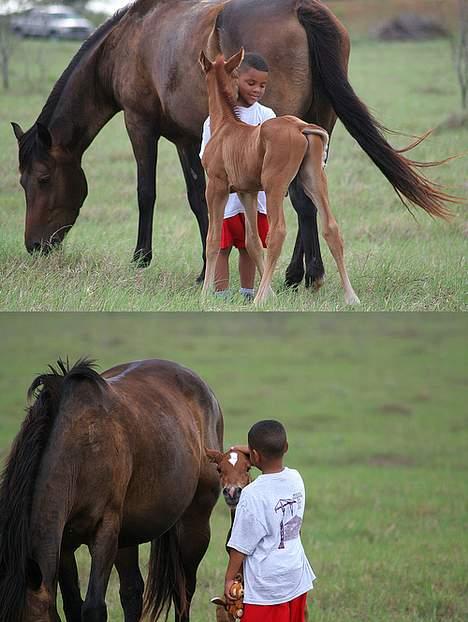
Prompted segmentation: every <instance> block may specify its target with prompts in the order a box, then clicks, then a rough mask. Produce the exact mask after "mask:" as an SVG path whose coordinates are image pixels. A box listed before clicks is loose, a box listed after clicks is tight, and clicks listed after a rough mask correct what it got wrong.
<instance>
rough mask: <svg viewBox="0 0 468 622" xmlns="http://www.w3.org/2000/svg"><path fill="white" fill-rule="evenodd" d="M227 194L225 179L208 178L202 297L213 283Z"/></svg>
mask: <svg viewBox="0 0 468 622" xmlns="http://www.w3.org/2000/svg"><path fill="white" fill-rule="evenodd" d="M228 196H229V186H228V184H227V181H223V180H220V179H210V178H208V183H207V186H206V201H207V203H208V215H209V224H208V236H207V238H206V271H205V281H204V283H203V290H202V297H203V298H206V296H207V294H208V292H209V291H211V289H212V287H213V283H214V277H215V269H216V260H217V259H218V254H219V245H220V242H221V231H222V227H223V218H224V208H225V207H226V201H227V199H228Z"/></svg>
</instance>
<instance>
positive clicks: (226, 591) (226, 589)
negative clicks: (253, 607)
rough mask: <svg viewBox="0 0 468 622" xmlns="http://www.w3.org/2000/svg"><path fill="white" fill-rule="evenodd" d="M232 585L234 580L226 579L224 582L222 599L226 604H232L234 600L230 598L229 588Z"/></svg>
mask: <svg viewBox="0 0 468 622" xmlns="http://www.w3.org/2000/svg"><path fill="white" fill-rule="evenodd" d="M233 583H234V579H226V581H225V582H224V598H225V600H226V603H233V602H235V600H236V599H235V598H233V597H232V596H231V587H232V585H233Z"/></svg>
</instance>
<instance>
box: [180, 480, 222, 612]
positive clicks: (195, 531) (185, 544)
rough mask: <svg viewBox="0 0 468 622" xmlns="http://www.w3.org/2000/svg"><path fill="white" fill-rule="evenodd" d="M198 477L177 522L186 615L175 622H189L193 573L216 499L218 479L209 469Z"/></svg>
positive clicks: (206, 541)
mask: <svg viewBox="0 0 468 622" xmlns="http://www.w3.org/2000/svg"><path fill="white" fill-rule="evenodd" d="M205 470H206V471H207V472H205V473H202V475H201V479H202V481H201V482H200V484H199V485H198V489H197V492H196V493H195V497H194V499H193V501H192V503H191V505H190V506H189V507H188V508H187V510H186V511H185V512H184V514H183V516H182V517H181V519H180V528H179V532H178V534H179V536H178V537H179V546H180V554H181V558H182V564H183V567H184V573H185V582H186V590H187V602H188V607H187V613H186V615H184V616H178V615H176V616H175V622H189V620H190V603H191V600H192V597H193V594H194V593H195V588H196V585H197V570H198V566H199V565H200V562H201V560H202V559H203V556H204V555H205V553H206V550H207V548H208V545H209V543H210V536H211V532H210V516H211V512H212V510H213V507H214V505H215V504H216V501H217V499H218V496H219V479H218V476H217V474H216V471H215V473H214V474H213V472H212V471H213V470H212V469H206V468H205Z"/></svg>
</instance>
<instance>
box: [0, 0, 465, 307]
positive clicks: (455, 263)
mask: <svg viewBox="0 0 468 622" xmlns="http://www.w3.org/2000/svg"><path fill="white" fill-rule="evenodd" d="M361 4H362V3H361ZM18 46H19V47H18V49H17V50H16V54H15V56H14V59H13V70H12V87H11V90H10V92H8V93H5V92H2V93H0V144H1V146H2V148H1V150H0V170H1V173H2V174H1V183H0V204H1V206H2V209H1V211H0V310H34V311H48V310H57V311H67V310H91V311H133V310H141V311H151V310H154V311H197V310H201V309H204V310H224V311H228V310H232V311H237V310H242V311H247V310H252V309H251V307H249V306H245V305H243V303H242V301H241V300H240V299H237V298H234V299H233V300H232V301H230V302H223V301H218V300H211V301H210V302H209V303H207V304H206V305H204V306H200V302H199V287H198V286H196V285H195V278H196V276H197V275H198V273H199V271H200V268H201V258H200V255H201V250H200V242H199V234H198V229H197V226H196V223H195V219H194V218H193V217H192V215H191V212H190V210H189V208H188V203H187V200H186V196H185V188H184V184H183V179H182V174H181V172H180V167H179V165H178V161H177V156H176V152H175V149H174V147H173V146H172V145H171V144H169V143H168V142H165V141H161V149H160V160H159V165H158V184H159V186H158V199H157V208H156V217H155V229H154V249H155V252H154V259H153V263H152V265H151V267H150V268H149V269H147V270H137V269H135V268H134V267H133V266H132V265H131V262H130V258H131V255H132V252H133V249H134V245H135V240H136V228H137V207H136V192H135V164H134V160H133V156H132V154H131V148H130V144H129V142H128V139H127V137H126V134H125V131H124V127H123V121H122V116H121V115H118V116H117V117H116V118H115V119H114V120H113V121H111V122H110V123H109V124H108V125H107V126H106V127H105V128H104V130H103V131H102V132H101V133H100V134H99V135H98V137H97V138H96V140H95V141H94V143H93V144H92V145H91V147H90V149H89V150H88V151H87V152H86V153H85V156H84V169H85V171H86V173H87V176H88V182H89V188H90V193H89V196H88V199H87V201H86V203H85V205H84V207H83V209H82V212H81V215H80V217H79V219H78V222H77V223H76V225H75V227H74V228H73V230H72V231H71V233H70V234H69V236H68V238H67V240H66V242H65V244H64V247H63V250H61V251H58V252H56V253H54V254H53V255H52V256H50V257H30V256H28V255H27V253H26V251H25V249H24V246H23V227H24V196H23V192H22V190H21V188H20V186H19V184H18V174H17V149H16V141H15V138H14V136H13V133H12V131H11V128H10V125H9V121H11V120H15V121H17V122H19V123H20V124H21V125H22V126H23V127H24V128H27V127H29V126H30V125H31V124H32V123H33V122H34V121H35V119H36V118H37V116H38V114H39V112H40V110H41V108H42V106H43V104H44V102H45V99H46V97H47V94H48V92H49V91H50V89H51V87H52V85H53V83H54V81H55V80H56V79H57V77H58V76H59V75H60V74H61V72H62V71H63V69H64V67H65V66H66V64H67V62H68V60H69V59H70V58H71V56H72V54H73V52H74V50H75V46H74V44H72V43H65V42H31V41H28V42H23V43H21V44H18ZM31 59H33V60H31ZM351 59H352V60H351V67H350V74H351V81H352V84H353V86H354V87H355V90H356V91H357V93H358V94H359V95H360V96H361V97H362V98H363V99H364V101H365V102H366V103H367V104H368V105H369V106H370V107H371V108H372V110H373V111H374V112H375V114H376V116H377V117H378V118H379V119H381V120H382V121H383V122H384V123H385V124H386V125H387V126H388V127H390V128H394V129H398V130H401V131H402V132H405V133H407V134H418V133H422V132H424V131H425V130H427V129H428V128H432V127H436V126H438V125H439V124H440V123H441V122H443V121H444V120H445V119H446V118H447V117H448V116H449V115H450V114H451V113H453V112H456V111H457V110H458V109H459V93H458V87H457V82H456V77H455V72H454V70H453V67H452V62H451V48H450V44H449V42H448V41H443V40H442V41H434V42H427V43H422V44H421V43H419V44H415V43H405V44H387V43H385V44H383V43H376V42H371V41H368V40H365V39H363V38H358V39H357V40H356V41H355V44H354V47H353V51H352V56H351ZM392 140H393V141H394V142H395V145H396V146H398V147H401V146H403V145H404V144H405V143H407V142H408V141H409V139H407V138H404V137H398V136H397V137H393V138H392ZM467 144H468V129H467V128H466V127H464V128H458V129H453V130H445V131H440V132H438V133H436V134H435V135H434V136H432V137H431V138H429V139H428V140H427V141H426V142H425V143H424V144H423V145H421V146H420V147H419V148H418V149H417V151H416V152H415V153H414V157H415V158H416V159H418V160H438V159H442V158H445V157H447V156H449V155H453V154H459V153H462V152H464V151H466V146H467ZM327 170H328V176H329V187H330V198H331V205H332V209H333V210H334V212H335V213H336V215H337V218H338V221H339V223H340V225H341V228H342V232H343V235H344V239H345V243H346V247H347V263H348V268H349V273H350V278H351V281H352V283H353V285H354V288H355V290H356V292H357V294H358V295H359V297H360V299H361V301H362V306H361V309H362V310H375V311H381V310H392V311H398V310H409V311H419V310H436V311H441V310H460V309H461V308H463V304H464V303H463V293H464V292H463V274H464V269H465V266H464V250H463V246H464V242H465V235H466V212H465V209H464V208H463V207H459V208H457V210H456V211H457V212H458V214H457V216H456V218H455V219H454V221H453V222H452V223H451V224H446V223H442V222H435V221H432V220H431V219H430V218H428V217H427V216H426V215H425V214H422V213H416V214H415V215H416V219H413V218H412V217H411V215H410V214H408V212H407V211H406V209H405V208H404V207H403V206H402V205H401V204H400V202H399V200H398V198H397V197H396V195H395V193H394V192H393V191H392V189H391V187H390V185H389V184H388V182H387V181H386V180H385V179H384V178H383V177H382V175H381V174H380V172H378V170H377V169H376V168H375V167H374V166H373V165H372V163H371V162H370V161H369V159H368V158H367V156H365V154H364V153H363V152H362V151H361V150H360V148H359V147H358V146H357V144H356V143H355V142H354V141H353V140H352V139H351V138H350V136H349V135H348V134H347V133H346V131H345V130H344V128H343V127H342V126H341V125H340V124H338V126H337V129H336V132H335V134H334V137H333V141H332V147H331V156H330V161H329V166H328V169H327ZM466 170H467V167H466V158H460V159H459V160H456V161H453V162H451V163H450V164H448V165H446V166H443V167H441V168H438V169H435V170H432V171H430V174H431V177H432V178H433V179H434V180H435V181H437V182H438V183H441V184H443V185H444V186H446V187H447V188H448V189H449V191H450V192H452V193H456V194H458V195H461V196H465V195H466V190H467V184H468V180H467V176H466ZM285 207H286V212H287V223H288V236H287V240H286V243H285V248H284V251H283V255H282V258H281V260H280V262H279V268H278V269H277V272H276V276H275V279H274V283H273V284H274V289H275V291H276V292H277V297H276V298H275V299H273V300H271V301H270V302H269V303H268V304H267V305H266V306H265V309H266V310H273V311H279V310H282V311H315V310H318V311H330V310H344V309H345V308H346V307H345V305H344V303H343V295H342V291H341V288H340V284H339V279H338V274H337V270H336V267H335V264H334V262H333V260H332V258H331V255H330V253H329V251H328V249H327V248H326V246H325V244H322V250H323V256H324V262H325V267H326V271H327V280H326V283H325V286H324V287H323V288H322V290H321V291H320V292H319V293H318V294H313V293H312V292H310V291H306V290H305V289H304V288H302V287H301V288H300V290H299V291H298V292H292V291H288V290H284V289H283V287H282V284H283V277H284V271H285V268H286V266H287V264H288V262H289V258H290V256H291V252H292V247H293V244H294V239H295V233H296V218H295V214H294V212H293V210H292V208H291V206H290V205H289V204H287V205H285ZM232 267H233V273H234V277H233V289H234V290H235V291H236V290H237V286H238V280H237V277H236V275H235V272H236V268H235V264H234V262H233V263H232Z"/></svg>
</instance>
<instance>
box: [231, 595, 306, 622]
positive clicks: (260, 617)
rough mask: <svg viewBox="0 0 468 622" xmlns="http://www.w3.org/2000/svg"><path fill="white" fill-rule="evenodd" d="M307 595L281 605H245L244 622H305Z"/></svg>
mask: <svg viewBox="0 0 468 622" xmlns="http://www.w3.org/2000/svg"><path fill="white" fill-rule="evenodd" d="M306 600H307V593H306V594H302V596H298V597H297V598H295V599H294V600H291V601H290V602H289V603H282V604H281V605H248V604H244V615H243V616H242V622H305V607H306Z"/></svg>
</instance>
